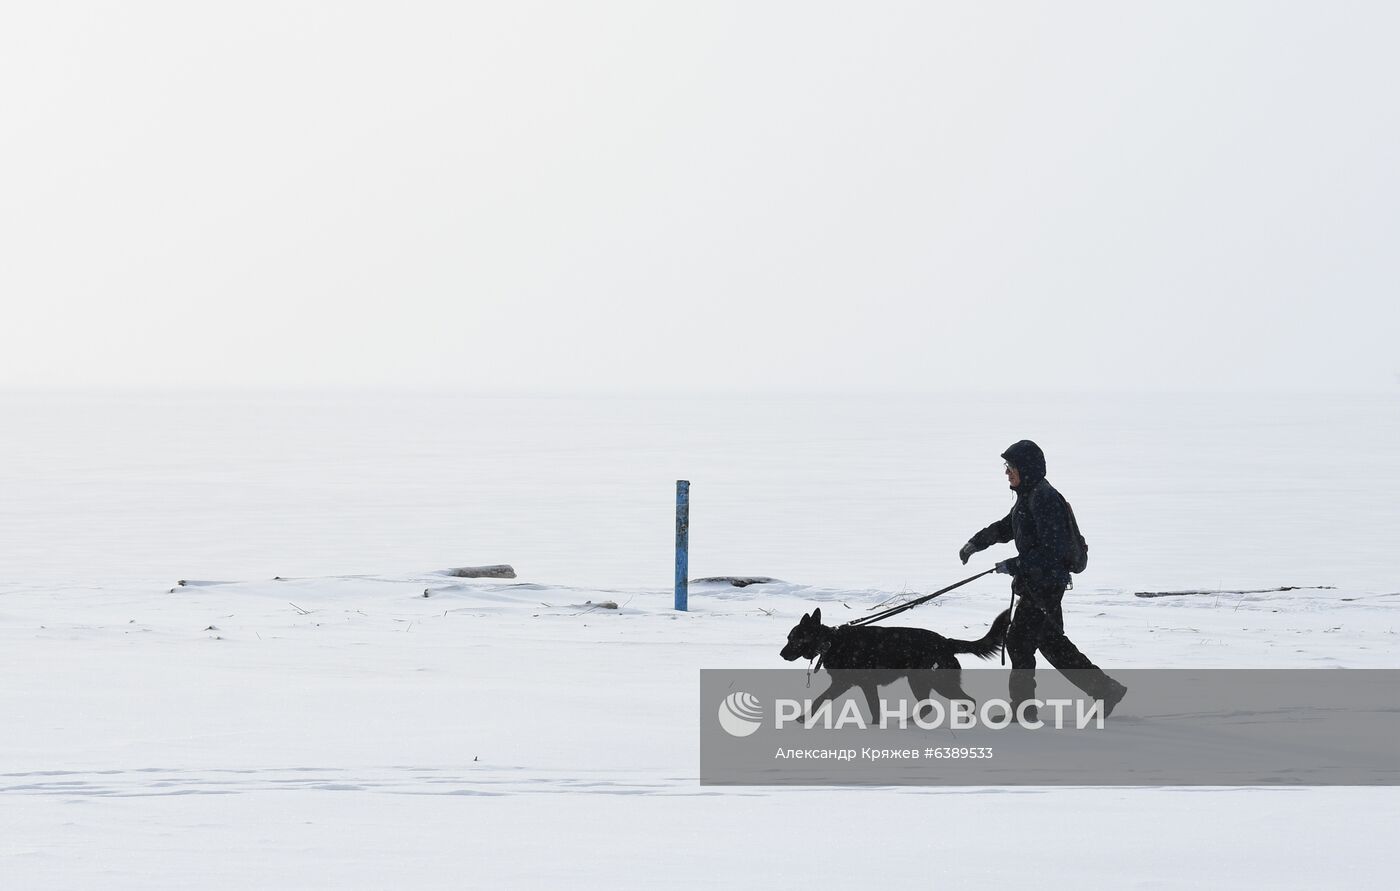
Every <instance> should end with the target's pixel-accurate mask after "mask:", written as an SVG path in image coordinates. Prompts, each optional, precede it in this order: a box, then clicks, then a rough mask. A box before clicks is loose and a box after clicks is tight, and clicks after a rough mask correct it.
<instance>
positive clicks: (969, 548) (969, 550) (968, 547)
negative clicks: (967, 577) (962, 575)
mask: <svg viewBox="0 0 1400 891" xmlns="http://www.w3.org/2000/svg"><path fill="white" fill-rule="evenodd" d="M975 553H977V547H976V546H975V545H974V544H973V543H972V542H968V543H967V544H965V545H963V546H962V550H961V551H958V557H959V558H960V559H961V560H962V562H963V565H964V566H966V565H967V558H968V557H971V556H972V555H973V554H975Z"/></svg>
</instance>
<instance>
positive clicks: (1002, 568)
mask: <svg viewBox="0 0 1400 891" xmlns="http://www.w3.org/2000/svg"><path fill="white" fill-rule="evenodd" d="M997 572H1000V573H1002V574H1004V575H1015V574H1016V558H1015V557H1012V558H1011V559H1010V560H1003V561H1001V562H1000V563H998V564H997Z"/></svg>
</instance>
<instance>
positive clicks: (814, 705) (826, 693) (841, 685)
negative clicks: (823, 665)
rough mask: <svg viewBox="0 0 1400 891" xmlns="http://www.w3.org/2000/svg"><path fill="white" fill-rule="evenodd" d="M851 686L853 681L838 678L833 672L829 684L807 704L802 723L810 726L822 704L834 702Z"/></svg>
mask: <svg viewBox="0 0 1400 891" xmlns="http://www.w3.org/2000/svg"><path fill="white" fill-rule="evenodd" d="M853 686H854V682H852V681H848V680H846V679H844V678H839V677H837V676H836V675H835V674H833V675H832V676H831V684H830V686H828V687H827V688H826V689H825V690H823V691H822V692H821V693H820V694H819V695H818V696H817V698H816V699H813V700H812V701H811V703H809V704H808V707H807V714H806V716H805V717H804V718H803V724H804V725H805V727H807V728H810V727H811V726H812V721H814V720H815V719H816V715H817V712H819V711H821V707H822V706H823V705H826V704H828V703H832V702H834V701H835V699H836V697H838V696H840V695H842V694H843V693H845V692H846V691H847V690H849V689H851V687H853Z"/></svg>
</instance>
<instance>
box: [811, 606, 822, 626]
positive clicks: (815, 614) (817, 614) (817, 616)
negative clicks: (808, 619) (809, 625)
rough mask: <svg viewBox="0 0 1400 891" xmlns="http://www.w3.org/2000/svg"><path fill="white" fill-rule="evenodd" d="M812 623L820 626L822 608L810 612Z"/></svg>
mask: <svg viewBox="0 0 1400 891" xmlns="http://www.w3.org/2000/svg"><path fill="white" fill-rule="evenodd" d="M812 621H813V622H815V623H817V624H818V625H820V624H821V623H822V608H821V607H817V608H816V609H814V610H812Z"/></svg>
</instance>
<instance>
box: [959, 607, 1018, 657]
mask: <svg viewBox="0 0 1400 891" xmlns="http://www.w3.org/2000/svg"><path fill="white" fill-rule="evenodd" d="M1010 624H1011V610H1009V609H1008V610H1003V611H1002V614H1001V615H999V616H997V617H996V619H995V620H993V621H992V627H991V628H988V629H987V636H986V637H984V638H982V639H981V640H951V639H950V640H949V641H948V643H950V644H952V645H953V652H954V653H969V654H971V655H973V656H976V657H977V658H978V659H990V658H991V657H992V656H995V655H996V652H997V650H999V649H1001V641H1002V638H1004V637H1006V627H1007V626H1008V625H1010Z"/></svg>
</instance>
